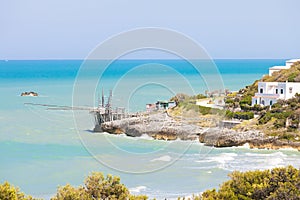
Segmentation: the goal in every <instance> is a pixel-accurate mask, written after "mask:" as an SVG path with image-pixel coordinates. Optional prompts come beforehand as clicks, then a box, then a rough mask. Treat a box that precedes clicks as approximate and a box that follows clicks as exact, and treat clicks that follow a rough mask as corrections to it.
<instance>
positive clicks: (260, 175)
mask: <svg viewBox="0 0 300 200" xmlns="http://www.w3.org/2000/svg"><path fill="white" fill-rule="evenodd" d="M229 176H230V178H231V179H230V180H229V181H226V182H224V183H223V184H222V185H221V186H220V189H219V190H218V191H216V190H215V189H213V190H207V191H205V192H204V193H203V194H202V199H203V200H208V199H211V200H212V199H237V200H238V199H249V200H250V199H254V200H256V199H257V200H260V199H300V172H299V170H298V169H295V168H293V167H292V166H288V167H285V168H274V169H272V170H264V171H259V170H256V171H248V172H237V171H235V172H233V173H232V174H230V175H229Z"/></svg>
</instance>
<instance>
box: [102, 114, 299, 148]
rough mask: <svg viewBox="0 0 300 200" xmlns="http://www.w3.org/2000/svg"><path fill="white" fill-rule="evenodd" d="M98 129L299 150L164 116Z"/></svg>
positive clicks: (261, 136) (275, 140) (255, 134)
mask: <svg viewBox="0 0 300 200" xmlns="http://www.w3.org/2000/svg"><path fill="white" fill-rule="evenodd" d="M101 128H102V131H105V132H108V133H111V134H126V135H127V136H130V137H140V136H142V135H144V134H147V135H149V136H150V137H152V138H154V139H158V140H176V139H181V140H199V142H201V143H204V144H205V145H207V146H214V147H232V146H241V145H244V144H246V143H248V144H249V146H250V148H259V149H263V148H265V149H280V148H295V149H297V150H300V143H299V142H292V141H283V140H279V139H278V138H277V137H275V136H274V137H272V136H265V134H264V133H262V132H260V131H258V130H247V131H236V130H233V129H228V128H222V127H214V128H203V127H200V126H197V125H193V124H187V123H184V122H183V121H178V120H175V119H173V118H172V117H170V116H169V115H167V113H156V114H150V115H146V116H142V117H132V118H128V119H122V120H115V121H111V122H105V123H103V124H102V126H101Z"/></svg>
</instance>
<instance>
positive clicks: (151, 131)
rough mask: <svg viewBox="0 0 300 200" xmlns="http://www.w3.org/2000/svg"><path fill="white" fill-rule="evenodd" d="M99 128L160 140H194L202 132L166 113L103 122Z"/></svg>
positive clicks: (200, 129) (115, 132)
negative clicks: (145, 135) (144, 135)
mask: <svg viewBox="0 0 300 200" xmlns="http://www.w3.org/2000/svg"><path fill="white" fill-rule="evenodd" d="M101 128H102V130H103V131H105V132H108V133H112V134H120V133H124V134H126V135H127V136H131V137H139V136H141V135H143V134H147V135H149V136H151V137H153V138H155V139H162V140H176V139H177V138H178V139H182V140H195V139H197V138H198V137H199V135H200V134H201V133H202V132H203V129H202V128H201V127H199V126H196V125H189V124H184V123H182V122H180V121H176V120H174V119H173V118H171V117H169V116H168V115H167V114H166V113H158V114H151V115H148V116H143V117H132V118H128V119H122V120H115V121H111V122H105V123H103V124H102V125H101Z"/></svg>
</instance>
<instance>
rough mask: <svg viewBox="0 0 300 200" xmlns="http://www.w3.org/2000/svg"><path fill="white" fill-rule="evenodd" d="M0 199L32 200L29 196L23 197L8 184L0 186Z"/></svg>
mask: <svg viewBox="0 0 300 200" xmlns="http://www.w3.org/2000/svg"><path fill="white" fill-rule="evenodd" d="M0 199H1V200H33V198H32V197H31V196H25V194H24V193H22V192H20V190H19V188H15V187H14V186H12V185H10V184H9V183H8V182H4V183H3V184H0Z"/></svg>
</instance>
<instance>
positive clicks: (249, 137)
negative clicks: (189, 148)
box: [199, 128, 300, 150]
mask: <svg viewBox="0 0 300 200" xmlns="http://www.w3.org/2000/svg"><path fill="white" fill-rule="evenodd" d="M199 141H200V142H201V143H205V145H208V146H215V147H232V146H241V145H244V144H246V143H248V144H249V146H250V148H258V149H280V148H294V149H298V150H300V143H299V142H292V141H283V140H279V139H278V138H276V137H265V136H264V134H263V133H262V132H259V131H256V130H250V131H244V132H238V131H235V130H232V129H219V128H212V129H209V130H207V131H205V132H204V133H203V134H201V135H200V136H199Z"/></svg>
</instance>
